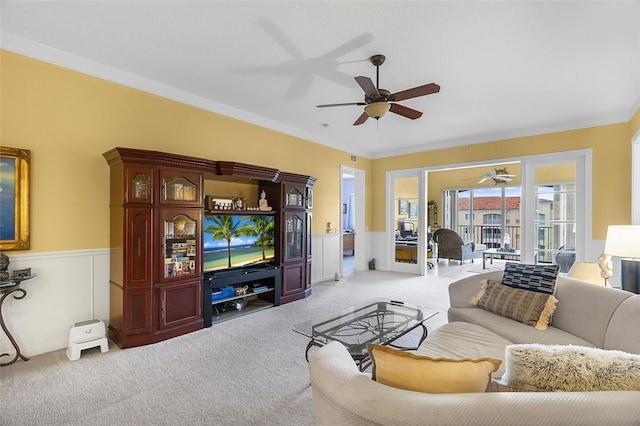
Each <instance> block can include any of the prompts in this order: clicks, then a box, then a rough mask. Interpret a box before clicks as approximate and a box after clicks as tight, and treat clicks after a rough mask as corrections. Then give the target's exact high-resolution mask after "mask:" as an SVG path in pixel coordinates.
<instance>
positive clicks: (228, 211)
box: [204, 209, 276, 216]
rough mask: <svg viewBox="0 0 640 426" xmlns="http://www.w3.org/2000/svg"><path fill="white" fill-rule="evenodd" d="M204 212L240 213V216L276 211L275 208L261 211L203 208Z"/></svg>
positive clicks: (267, 214) (272, 213)
mask: <svg viewBox="0 0 640 426" xmlns="http://www.w3.org/2000/svg"><path fill="white" fill-rule="evenodd" d="M204 213H205V214H229V215H240V216H252V215H260V216H265V215H266V216H272V215H275V214H276V211H275V210H268V211H262V210H234V209H228V210H215V209H213V210H209V209H205V211H204Z"/></svg>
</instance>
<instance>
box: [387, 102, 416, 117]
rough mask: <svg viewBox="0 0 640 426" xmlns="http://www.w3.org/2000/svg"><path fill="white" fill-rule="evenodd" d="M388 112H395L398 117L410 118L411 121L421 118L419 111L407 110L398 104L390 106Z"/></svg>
mask: <svg viewBox="0 0 640 426" xmlns="http://www.w3.org/2000/svg"><path fill="white" fill-rule="evenodd" d="M389 111H391V112H395V113H396V114H398V115H401V116H403V117H407V118H410V119H412V120H415V119H416V118H420V117H422V113H421V112H420V111H416V110H415V109H411V108H407V107H406V106H402V105H400V104H391V108H389Z"/></svg>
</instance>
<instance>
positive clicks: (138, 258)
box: [125, 208, 153, 288]
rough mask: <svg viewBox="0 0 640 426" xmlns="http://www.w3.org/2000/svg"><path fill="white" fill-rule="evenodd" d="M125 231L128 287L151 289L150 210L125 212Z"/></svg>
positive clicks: (140, 209)
mask: <svg viewBox="0 0 640 426" xmlns="http://www.w3.org/2000/svg"><path fill="white" fill-rule="evenodd" d="M125 216H126V223H127V230H126V240H127V243H126V244H127V245H126V254H125V259H126V272H125V273H126V280H127V286H128V287H130V288H131V287H146V288H151V276H152V269H151V268H152V266H151V265H152V258H151V257H152V256H151V247H152V246H151V244H152V238H153V237H152V229H153V220H152V213H151V209H150V208H130V209H127V210H126V212H125Z"/></svg>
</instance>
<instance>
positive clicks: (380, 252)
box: [369, 232, 392, 271]
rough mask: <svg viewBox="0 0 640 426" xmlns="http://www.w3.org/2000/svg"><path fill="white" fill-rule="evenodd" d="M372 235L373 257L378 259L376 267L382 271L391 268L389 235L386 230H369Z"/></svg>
mask: <svg viewBox="0 0 640 426" xmlns="http://www.w3.org/2000/svg"><path fill="white" fill-rule="evenodd" d="M369 234H370V235H371V257H372V258H374V259H375V260H376V269H378V270H380V271H390V270H391V259H390V258H389V253H391V252H392V250H391V249H389V243H388V237H387V233H386V232H369Z"/></svg>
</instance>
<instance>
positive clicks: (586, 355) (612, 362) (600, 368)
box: [501, 344, 640, 392]
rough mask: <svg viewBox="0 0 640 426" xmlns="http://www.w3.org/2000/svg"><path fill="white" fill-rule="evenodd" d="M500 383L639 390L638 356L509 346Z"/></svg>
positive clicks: (566, 347) (550, 388)
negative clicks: (504, 370)
mask: <svg viewBox="0 0 640 426" xmlns="http://www.w3.org/2000/svg"><path fill="white" fill-rule="evenodd" d="M505 368H506V372H505V375H504V376H503V377H502V380H501V382H502V383H503V384H506V385H508V386H513V387H516V388H517V387H531V386H534V387H535V388H537V389H539V390H540V391H567V392H580V391H617V390H634V391H640V355H635V354H630V353H626V352H621V351H609V350H604V349H598V348H588V347H584V346H572V345H540V344H530V345H509V346H507V347H506V349H505Z"/></svg>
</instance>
